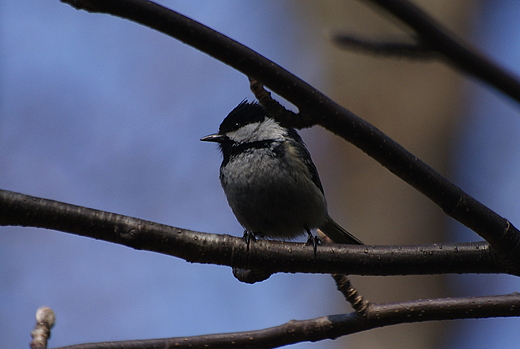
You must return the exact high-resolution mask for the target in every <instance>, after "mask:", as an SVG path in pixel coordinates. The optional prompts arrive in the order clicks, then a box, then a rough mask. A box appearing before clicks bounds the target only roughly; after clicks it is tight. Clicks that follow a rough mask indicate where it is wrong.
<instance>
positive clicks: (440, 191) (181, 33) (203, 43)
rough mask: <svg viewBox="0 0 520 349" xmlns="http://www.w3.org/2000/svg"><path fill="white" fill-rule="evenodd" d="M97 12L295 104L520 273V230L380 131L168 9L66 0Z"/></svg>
mask: <svg viewBox="0 0 520 349" xmlns="http://www.w3.org/2000/svg"><path fill="white" fill-rule="evenodd" d="M61 1H62V2H66V3H69V4H71V5H73V6H74V7H76V8H82V9H85V10H87V11H91V12H103V13H110V14H113V15H116V16H119V17H123V18H127V19H130V20H133V21H136V22H138V23H141V24H143V25H146V26H149V27H150V28H153V29H156V30H158V31H160V32H163V33H165V34H168V35H170V36H172V37H175V38H177V39H179V40H181V41H182V42H184V43H186V44H188V45H191V46H193V47H195V48H197V49H199V50H201V51H203V52H205V53H207V54H209V55H211V56H213V57H214V58H216V59H218V60H221V61H222V62H224V63H226V64H228V65H230V66H232V67H233V68H235V69H237V70H239V71H241V72H243V73H244V74H245V75H247V76H249V77H251V78H253V79H254V80H257V81H260V82H261V83H263V84H264V85H266V86H268V87H269V88H270V89H272V90H273V91H274V92H276V93H277V94H278V95H280V96H282V97H284V98H286V99H287V100H288V101H290V102H292V103H293V104H294V105H296V106H297V107H298V109H299V110H300V116H302V115H303V116H306V117H308V120H304V121H306V122H303V123H302V122H301V121H302V120H299V121H300V122H299V124H300V125H302V124H305V126H311V125H313V124H319V125H321V126H323V127H324V128H326V129H327V130H329V131H331V132H333V133H335V134H337V135H339V136H341V137H342V138H344V139H345V140H347V141H349V142H351V143H352V144H354V145H355V146H357V147H358V148H360V149H361V150H363V151H364V152H366V153H367V154H368V155H369V156H371V157H372V158H374V159H375V160H377V161H378V162H379V163H381V164H382V165H383V166H385V167H386V168H387V169H388V170H390V171H391V172H392V173H394V174H396V175H397V176H399V177H400V178H401V179H403V180H404V181H405V182H407V183H408V184H410V185H411V186H413V187H414V188H416V189H417V190H418V191H420V192H421V193H423V194H424V195H426V196H427V197H428V198H430V199H431V200H432V201H433V202H435V203H436V204H437V205H438V206H440V207H441V208H442V209H443V210H444V212H445V213H446V214H448V215H449V216H451V217H453V218H455V219H456V220H458V221H459V222H461V223H462V224H464V225H466V226H467V227H469V228H470V229H472V230H473V231H475V232H477V233H478V234H479V235H480V236H482V237H483V238H484V239H486V240H487V241H488V242H489V243H490V244H491V246H492V247H493V249H494V250H495V251H496V252H497V254H498V256H499V257H500V259H501V262H502V263H503V265H504V267H505V268H506V270H507V271H508V272H511V273H516V274H518V273H520V232H519V231H518V229H517V228H515V227H514V226H513V225H512V224H511V223H510V222H509V221H508V220H506V219H504V218H503V217H501V216H500V215H498V214H496V213H495V212H493V211H492V210H490V209H489V208H487V207H486V206H484V205H483V204H481V203H480V202H478V201H477V200H475V199H474V198H472V197H471V196H469V195H468V194H466V193H465V192H463V191H462V190H461V189H460V188H459V187H457V186H455V185H454V184H452V183H451V182H449V181H448V180H447V179H446V178H444V177H443V176H441V175H440V174H439V173H437V172H436V171H435V170H433V169H432V168H431V167H429V166H428V165H426V164H425V163H424V162H422V161H421V160H419V159H418V158H417V157H415V156H414V155H413V154H411V153H410V152H408V151H407V150H406V149H404V148H403V147H402V146H400V145H399V144H397V143H396V142H395V141H393V140H392V139H390V138H389V137H388V136H386V135H385V134H384V133H382V132H381V131H380V130H378V129H377V128H375V127H374V126H372V125H370V124H369V123H367V122H366V121H364V120H362V119H361V118H359V117H358V116H356V115H355V114H353V113H352V112H350V111H348V110H347V109H345V108H343V107H341V106H340V105H338V104H336V103H335V102H333V101H332V100H331V99H329V98H328V97H327V96H325V95H324V94H322V93H321V92H319V91H318V90H316V89H315V88H313V87H312V86H310V85H309V84H307V83H305V82H304V81H302V80H301V79H299V78H297V77H296V76H294V75H292V74H291V73H289V72H288V71H287V70H285V69H283V68H281V67H280V66H278V65H276V64H275V63H273V62H271V61H270V60H268V59H266V58H265V57H263V56H261V55H259V54H258V53H256V52H254V51H253V50H251V49H249V48H247V47H245V46H243V45H241V44H239V43H238V42H236V41H233V40H231V39H230V38H228V37H226V36H224V35H222V34H220V33H218V32H216V31H214V30H212V29H210V28H208V27H206V26H204V25H202V24H200V23H198V22H195V21H193V20H191V19H189V18H187V17H185V16H182V15H180V14H178V13H176V12H174V11H171V10H169V9H167V8H165V7H162V6H160V5H158V4H155V3H153V2H151V1H145V0H83V1H82V0H61Z"/></svg>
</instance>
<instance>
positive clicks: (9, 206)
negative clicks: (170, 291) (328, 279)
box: [0, 190, 504, 275]
mask: <svg viewBox="0 0 520 349" xmlns="http://www.w3.org/2000/svg"><path fill="white" fill-rule="evenodd" d="M0 225H15V226H30V227H38V228H47V229H54V230H59V231H63V232H67V233H72V234H77V235H81V236H86V237H91V238H95V239H101V240H105V241H109V242H114V243H117V244H121V245H125V246H128V247H132V248H135V249H139V250H148V251H154V252H159V253H163V254H167V255H171V256H176V257H179V258H182V259H185V260H186V261H188V262H197V263H213V264H220V265H228V266H231V267H235V268H245V269H254V270H261V271H264V272H269V273H276V272H291V273H294V272H301V273H330V274H332V273H343V274H362V275H411V274H437V273H501V272H504V269H503V268H502V267H501V266H500V265H499V264H498V263H496V262H495V260H494V258H493V255H492V253H491V252H490V250H489V246H488V244H487V243H485V242H481V243H463V244H438V245H437V244H436V245H419V246H397V247H393V246H386V247H385V246H354V245H334V244H330V245H329V244H324V245H321V246H319V247H318V249H317V252H316V255H314V250H313V248H312V247H311V246H307V245H305V244H303V243H291V242H279V241H267V240H258V241H256V242H251V243H250V246H249V249H248V247H247V245H246V243H245V242H244V241H243V239H241V238H237V237H233V236H229V235H217V234H206V233H200V232H195V231H190V230H186V229H180V228H175V227H169V226H166V225H162V224H158V223H154V222H149V221H145V220H140V219H137V218H132V217H128V216H123V215H118V214H115V213H109V212H104V211H98V210H94V209H90V208H86V207H81V206H75V205H70V204H66V203H62V202H58V201H53V200H47V199H41V198H37V197H33V196H28V195H23V194H18V193H14V192H10V191H5V190H0Z"/></svg>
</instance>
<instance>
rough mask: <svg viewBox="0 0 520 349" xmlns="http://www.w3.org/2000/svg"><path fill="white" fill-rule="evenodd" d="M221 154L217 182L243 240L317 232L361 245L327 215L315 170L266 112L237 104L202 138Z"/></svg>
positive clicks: (293, 137) (290, 131)
mask: <svg viewBox="0 0 520 349" xmlns="http://www.w3.org/2000/svg"><path fill="white" fill-rule="evenodd" d="M200 140H201V141H205V142H216V143H218V145H219V148H220V150H221V153H222V157H223V160H222V164H221V166H220V176H219V178H220V183H221V185H222V188H223V190H224V193H225V195H226V198H227V201H228V204H229V206H230V207H231V209H232V211H233V213H234V215H235V217H236V219H237V220H238V222H239V223H240V224H241V225H242V227H243V228H244V229H245V232H244V239H246V241H247V242H248V243H249V238H252V239H256V238H257V237H258V238H267V239H273V240H294V239H295V238H297V237H298V236H302V235H305V234H307V235H308V240H307V243H308V244H312V245H314V249H315V251H316V246H317V245H318V244H319V243H320V240H319V239H318V238H317V237H314V236H313V235H312V232H311V231H312V230H314V229H319V230H321V231H322V232H323V233H324V234H325V235H326V236H328V237H329V238H330V239H331V240H332V241H333V242H334V243H341V244H352V245H363V243H362V242H361V240H359V239H358V238H356V237H355V236H354V235H352V234H350V233H349V232H348V231H347V230H345V229H343V228H342V227H341V226H340V225H339V224H338V223H336V222H335V221H334V220H333V219H332V218H331V217H330V216H329V214H328V211H327V201H326V199H325V195H324V191H323V186H322V184H321V181H320V178H319V175H318V171H317V169H316V166H315V165H314V163H313V162H312V159H311V155H310V153H309V151H308V150H307V148H306V146H305V144H304V142H303V140H302V138H301V137H300V135H299V134H298V133H297V132H296V130H295V129H294V128H292V127H287V126H283V125H282V124H280V123H279V122H278V121H276V120H275V119H273V118H272V117H270V116H269V115H268V113H267V111H266V110H265V108H264V107H263V106H262V105H260V104H258V103H256V102H248V101H245V100H244V101H242V102H241V103H240V104H239V105H238V106H237V107H235V108H234V109H233V110H232V111H231V112H230V113H229V114H228V115H227V116H226V117H225V118H224V120H223V121H222V123H221V124H220V127H219V131H218V132H217V133H215V134H210V135H208V136H205V137H202V138H201V139H200Z"/></svg>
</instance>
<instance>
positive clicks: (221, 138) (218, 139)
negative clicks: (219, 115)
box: [200, 133, 227, 143]
mask: <svg viewBox="0 0 520 349" xmlns="http://www.w3.org/2000/svg"><path fill="white" fill-rule="evenodd" d="M226 139H227V136H225V135H221V134H220V133H215V134H212V135H208V136H205V137H202V138H201V139H200V140H201V141H203V142H216V143H221V142H224V141H225V140H226Z"/></svg>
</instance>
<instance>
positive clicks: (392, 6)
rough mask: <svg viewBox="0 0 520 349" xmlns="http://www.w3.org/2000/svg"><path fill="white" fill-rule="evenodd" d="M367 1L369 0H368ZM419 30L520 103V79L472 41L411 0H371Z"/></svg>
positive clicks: (460, 63) (452, 61)
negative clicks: (434, 17) (460, 37)
mask: <svg viewBox="0 0 520 349" xmlns="http://www.w3.org/2000/svg"><path fill="white" fill-rule="evenodd" d="M365 1H366V0H365ZM368 1H371V2H373V3H375V4H376V5H377V6H379V7H381V8H383V9H385V10H386V11H388V12H389V13H391V14H392V15H393V16H395V17H396V18H398V19H399V20H400V21H402V22H403V23H405V24H406V25H408V26H409V27H411V28H412V29H414V30H415V32H416V33H417V35H418V37H419V39H420V42H421V43H423V44H425V45H426V46H427V47H429V48H430V49H431V50H434V51H437V52H439V53H440V54H441V55H442V56H444V57H445V58H446V59H447V61H448V62H449V63H450V64H452V65H453V66H454V67H455V68H457V69H458V70H460V71H462V72H464V73H467V74H470V75H472V76H475V77H477V78H478V79H480V80H482V81H483V82H485V83H487V84H489V85H491V86H493V87H495V88H496V89H498V90H499V91H502V92H503V93H505V94H506V95H508V96H509V97H511V98H513V99H514V100H516V101H517V102H520V81H519V80H518V78H517V77H515V75H514V74H513V73H512V72H510V71H508V70H506V69H504V68H502V67H500V66H499V65H498V64H496V63H495V62H493V61H492V60H491V59H489V58H488V57H486V56H485V55H484V54H483V53H481V52H479V51H478V50H477V49H476V48H474V47H472V46H471V45H470V44H468V43H466V42H463V41H462V40H461V39H459V38H457V37H456V36H455V35H454V34H453V33H451V32H450V31H449V30H447V29H446V28H444V27H443V26H442V25H441V24H440V23H439V22H437V21H435V19H433V18H432V17H431V16H429V15H428V14H427V13H426V12H424V11H423V10H421V9H420V8H419V7H418V6H416V5H414V4H413V3H411V2H409V1H407V0H368Z"/></svg>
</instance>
